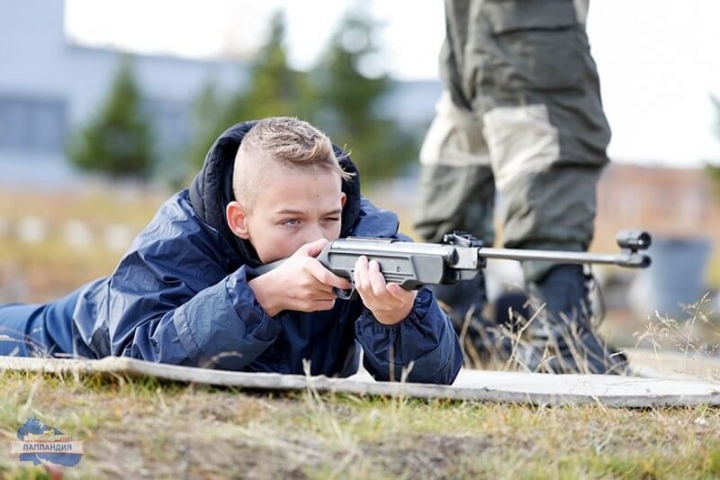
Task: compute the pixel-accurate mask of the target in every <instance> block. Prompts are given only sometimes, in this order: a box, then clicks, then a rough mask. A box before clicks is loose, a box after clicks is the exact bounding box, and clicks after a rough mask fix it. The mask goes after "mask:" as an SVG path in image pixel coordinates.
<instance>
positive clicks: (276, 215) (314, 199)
mask: <svg viewBox="0 0 720 480" xmlns="http://www.w3.org/2000/svg"><path fill="white" fill-rule="evenodd" d="M271 168H272V169H273V171H272V172H269V173H270V175H268V176H267V177H266V178H269V179H270V181H269V182H268V184H267V185H263V186H261V187H259V190H258V192H257V195H256V197H255V205H254V206H253V207H252V209H249V210H248V209H246V208H245V206H244V205H243V204H242V203H241V202H238V201H234V202H230V204H229V205H228V208H227V211H226V214H227V221H228V225H229V226H230V229H231V230H232V231H233V233H235V235H237V236H238V237H240V238H243V239H245V240H249V241H250V243H252V245H253V246H254V247H255V250H256V251H257V253H258V255H259V256H260V260H262V262H263V263H268V262H272V261H275V260H279V259H281V258H285V257H289V256H290V255H292V254H293V253H295V251H296V250H297V249H298V248H300V247H301V246H302V245H304V244H306V243H309V242H313V241H315V240H319V239H321V238H325V239H327V240H335V239H336V238H338V237H339V236H340V218H341V214H342V208H343V205H344V204H345V194H344V193H343V192H342V190H341V179H340V175H339V174H337V173H335V172H329V171H323V170H318V171H317V173H315V172H313V171H306V172H303V171H298V170H293V169H288V168H286V167H282V166H278V165H274V166H272V167H271Z"/></svg>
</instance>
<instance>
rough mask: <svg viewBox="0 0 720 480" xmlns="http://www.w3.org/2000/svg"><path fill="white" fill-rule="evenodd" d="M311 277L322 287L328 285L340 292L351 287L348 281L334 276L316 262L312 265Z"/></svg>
mask: <svg viewBox="0 0 720 480" xmlns="http://www.w3.org/2000/svg"><path fill="white" fill-rule="evenodd" d="M312 275H313V276H314V277H315V278H316V279H317V281H319V282H320V283H322V284H324V285H329V286H331V287H335V288H339V289H342V290H346V289H348V288H351V287H352V284H351V283H350V281H349V280H346V279H345V278H343V277H340V276H338V275H335V274H334V273H332V272H331V271H330V270H328V269H327V268H325V267H323V265H322V264H321V263H320V262H317V263H316V264H315V265H313V268H312Z"/></svg>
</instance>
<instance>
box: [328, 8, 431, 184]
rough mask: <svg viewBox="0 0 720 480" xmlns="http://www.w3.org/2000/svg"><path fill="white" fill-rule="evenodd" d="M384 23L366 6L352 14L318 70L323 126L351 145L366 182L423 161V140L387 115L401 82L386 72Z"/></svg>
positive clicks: (353, 155) (340, 143)
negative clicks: (380, 35) (390, 99)
mask: <svg viewBox="0 0 720 480" xmlns="http://www.w3.org/2000/svg"><path fill="white" fill-rule="evenodd" d="M377 27H378V24H377V22H376V21H374V20H373V19H372V18H371V17H370V16H369V14H368V13H367V10H366V9H365V8H364V7H363V6H362V5H361V4H356V6H355V7H354V8H353V9H351V10H349V11H348V13H346V14H345V16H344V17H343V19H342V20H341V22H340V24H339V27H338V29H337V30H336V31H335V33H334V34H333V36H332V38H331V41H330V45H329V47H328V49H327V51H326V52H325V54H324V55H323V57H322V59H321V61H320V64H319V66H318V67H317V68H316V73H315V79H316V80H315V81H316V83H317V84H318V85H319V90H320V91H321V92H322V96H321V98H320V107H321V109H320V115H319V119H318V126H319V127H321V128H323V129H324V130H325V131H326V132H327V133H328V134H329V135H330V137H331V138H332V139H333V141H334V142H335V143H338V144H339V145H340V146H347V147H348V148H349V150H350V153H351V155H352V158H353V161H354V162H355V163H356V164H357V165H358V167H359V169H360V172H361V176H362V178H363V180H364V183H366V184H367V183H371V182H373V181H375V180H380V179H383V178H389V177H393V176H395V175H397V174H398V173H400V172H401V171H402V169H403V168H404V167H405V166H406V165H408V164H409V163H411V162H413V161H414V160H415V159H416V157H417V150H418V146H419V138H418V137H417V136H416V135H413V134H412V133H410V132H408V131H405V130H403V129H402V128H400V126H399V125H398V124H397V122H396V121H395V120H394V119H392V118H391V117H390V115H389V112H388V111H383V106H384V104H383V102H384V100H385V99H386V98H387V97H388V96H389V95H391V94H392V92H393V89H394V88H395V87H396V84H395V82H394V81H393V80H392V79H391V78H390V77H389V76H388V75H387V74H386V73H383V72H381V71H380V64H379V58H380V55H379V53H380V48H379V47H378V45H377V43H376V40H375V39H376V38H378V36H377V34H376V29H377Z"/></svg>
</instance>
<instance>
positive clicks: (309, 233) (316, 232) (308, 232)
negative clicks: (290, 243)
mask: <svg viewBox="0 0 720 480" xmlns="http://www.w3.org/2000/svg"><path fill="white" fill-rule="evenodd" d="M321 238H325V232H324V231H323V229H322V227H321V226H320V225H314V224H310V225H307V226H306V227H305V229H304V231H303V243H310V242H314V241H315V240H320V239H321Z"/></svg>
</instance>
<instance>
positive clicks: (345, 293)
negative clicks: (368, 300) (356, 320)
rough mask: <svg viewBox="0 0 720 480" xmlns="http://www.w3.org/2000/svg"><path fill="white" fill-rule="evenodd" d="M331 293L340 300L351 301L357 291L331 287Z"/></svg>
mask: <svg viewBox="0 0 720 480" xmlns="http://www.w3.org/2000/svg"><path fill="white" fill-rule="evenodd" d="M333 293H334V294H335V296H336V297H338V298H339V299H341V300H352V299H353V298H355V297H356V296H357V291H356V290H355V289H354V288H346V289H343V288H337V287H333Z"/></svg>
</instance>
